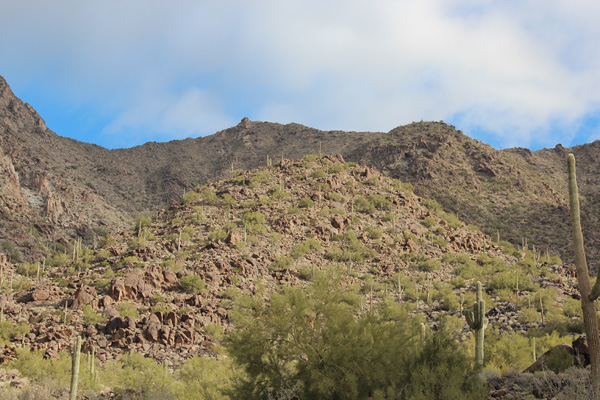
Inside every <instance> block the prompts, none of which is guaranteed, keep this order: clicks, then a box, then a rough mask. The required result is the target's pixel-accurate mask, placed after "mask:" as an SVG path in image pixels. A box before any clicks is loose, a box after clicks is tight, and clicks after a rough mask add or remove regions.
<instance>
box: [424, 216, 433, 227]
mask: <svg viewBox="0 0 600 400" xmlns="http://www.w3.org/2000/svg"><path fill="white" fill-rule="evenodd" d="M421 224H422V225H423V226H424V227H426V228H431V227H432V226H435V225H436V222H435V220H434V219H433V218H431V217H425V218H423V221H421Z"/></svg>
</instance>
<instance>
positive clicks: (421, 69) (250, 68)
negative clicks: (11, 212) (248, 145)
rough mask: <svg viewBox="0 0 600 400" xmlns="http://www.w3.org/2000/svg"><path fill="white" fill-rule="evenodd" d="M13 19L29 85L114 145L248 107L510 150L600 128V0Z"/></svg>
mask: <svg viewBox="0 0 600 400" xmlns="http://www.w3.org/2000/svg"><path fill="white" fill-rule="evenodd" d="M0 15H2V24H0V75H2V76H4V78H5V79H6V80H7V81H8V83H9V85H10V86H11V88H12V89H13V91H14V92H15V94H16V95H17V96H19V97H20V98H21V99H23V100H24V101H26V102H29V103H30V104H31V105H32V106H33V107H34V108H36V109H37V110H38V112H39V113H40V114H41V116H42V117H43V118H44V119H45V120H46V124H47V125H48V127H49V128H51V129H52V130H54V131H55V132H56V133H58V134H59V135H63V136H68V137H72V138H75V139H78V140H81V141H85V142H91V143H96V144H99V145H101V146H104V147H108V148H120V147H130V146H135V145H139V144H142V143H145V142H147V141H168V140H173V139H183V138H187V137H198V136H205V135H209V134H212V133H214V132H217V131H219V130H221V129H225V128H228V127H230V126H233V125H236V124H237V123H238V122H239V121H240V120H241V119H242V118H243V117H249V118H250V119H252V120H260V121H271V122H279V123H289V122H297V123H300V124H304V125H307V126H311V127H315V128H319V129H324V130H330V129H340V130H354V131H383V132H387V131H389V130H391V129H393V128H394V127H396V126H398V125H404V124H407V123H410V122H412V121H420V120H433V121H440V120H443V121H445V122H447V123H451V124H453V125H455V126H456V127H457V129H461V130H462V131H463V132H464V133H466V134H468V135H469V136H471V137H474V138H476V139H478V140H481V141H483V142H486V143H489V144H491V145H493V146H494V147H496V148H506V147H514V146H520V147H528V148H531V149H539V148H542V147H553V146H554V145H556V144H557V143H561V144H563V145H564V146H572V145H575V144H581V143H586V142H590V141H593V140H596V139H600V44H599V43H600V24H599V23H598V21H600V2H598V1H597V0H594V1H579V0H571V1H554V0H546V1H531V0H522V1H510V0H503V1H486V0H437V1H435V0H416V1H384V0H369V1H367V0H328V1H322V0H321V1H313V0H302V1H299V0H285V1H281V0H273V1H258V0H256V1H251V0H239V1H228V0H219V1H216V0H215V1H200V0H196V1H193V0H169V1H166V0H165V1H158V0H127V1H111V0H86V1H81V0H73V1H61V0H53V1H47V0H31V1H30V0H19V1H17V0H0Z"/></svg>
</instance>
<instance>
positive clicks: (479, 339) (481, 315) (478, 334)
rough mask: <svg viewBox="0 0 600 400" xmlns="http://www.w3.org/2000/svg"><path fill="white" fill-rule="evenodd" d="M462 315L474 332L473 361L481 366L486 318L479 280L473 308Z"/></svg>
mask: <svg viewBox="0 0 600 400" xmlns="http://www.w3.org/2000/svg"><path fill="white" fill-rule="evenodd" d="M464 315H465V319H466V320H467V324H468V325H469V327H470V328H471V329H472V330H473V332H475V363H476V364H477V365H478V366H483V340H484V336H485V329H486V328H487V326H488V319H487V318H486V316H485V300H483V296H482V295H481V282H477V301H476V302H475V304H473V310H465V311H464Z"/></svg>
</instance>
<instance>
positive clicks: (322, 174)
mask: <svg viewBox="0 0 600 400" xmlns="http://www.w3.org/2000/svg"><path fill="white" fill-rule="evenodd" d="M325 175H326V174H325V170H323V169H322V168H319V169H315V170H314V171H313V172H311V174H310V177H311V178H317V179H318V178H323V177H325Z"/></svg>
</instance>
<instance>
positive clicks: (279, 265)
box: [271, 256, 292, 269]
mask: <svg viewBox="0 0 600 400" xmlns="http://www.w3.org/2000/svg"><path fill="white" fill-rule="evenodd" d="M291 266H292V260H291V258H289V257H286V256H282V257H279V258H278V259H276V260H275V261H273V264H271V269H289V268H290V267H291Z"/></svg>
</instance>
